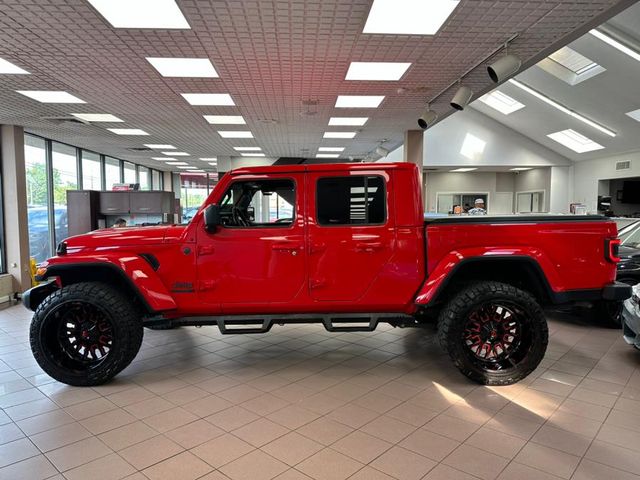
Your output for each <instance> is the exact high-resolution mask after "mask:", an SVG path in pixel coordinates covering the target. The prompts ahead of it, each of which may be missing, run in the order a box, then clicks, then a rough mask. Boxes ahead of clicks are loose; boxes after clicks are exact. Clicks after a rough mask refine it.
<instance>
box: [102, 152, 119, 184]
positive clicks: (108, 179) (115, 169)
mask: <svg viewBox="0 0 640 480" xmlns="http://www.w3.org/2000/svg"><path fill="white" fill-rule="evenodd" d="M104 178H105V185H106V189H107V190H111V189H112V188H113V184H114V183H122V171H121V170H120V160H118V159H116V158H111V157H106V158H105V159H104Z"/></svg>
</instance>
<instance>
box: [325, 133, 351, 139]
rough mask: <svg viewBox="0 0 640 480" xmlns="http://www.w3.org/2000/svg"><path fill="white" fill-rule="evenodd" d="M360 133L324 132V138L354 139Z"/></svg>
mask: <svg viewBox="0 0 640 480" xmlns="http://www.w3.org/2000/svg"><path fill="white" fill-rule="evenodd" d="M357 133H358V132H324V135H323V138H353V137H355V136H356V134H357Z"/></svg>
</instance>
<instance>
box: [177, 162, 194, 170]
mask: <svg viewBox="0 0 640 480" xmlns="http://www.w3.org/2000/svg"><path fill="white" fill-rule="evenodd" d="M185 165H188V164H186V163H185ZM178 168H181V169H183V170H193V169H194V168H195V167H191V166H189V167H178Z"/></svg>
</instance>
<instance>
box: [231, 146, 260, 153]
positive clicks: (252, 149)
mask: <svg viewBox="0 0 640 480" xmlns="http://www.w3.org/2000/svg"><path fill="white" fill-rule="evenodd" d="M233 148H234V150H237V151H238V152H259V151H260V150H262V149H261V148H260V147H233Z"/></svg>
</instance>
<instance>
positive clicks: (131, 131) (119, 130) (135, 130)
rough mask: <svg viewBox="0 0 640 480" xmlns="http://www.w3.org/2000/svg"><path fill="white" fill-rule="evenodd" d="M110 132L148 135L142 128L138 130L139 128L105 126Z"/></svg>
mask: <svg viewBox="0 0 640 480" xmlns="http://www.w3.org/2000/svg"><path fill="white" fill-rule="evenodd" d="M107 130H109V131H110V132H112V133H115V134H116V135H149V134H148V133H147V132H145V131H144V130H140V129H139V128H107Z"/></svg>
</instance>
